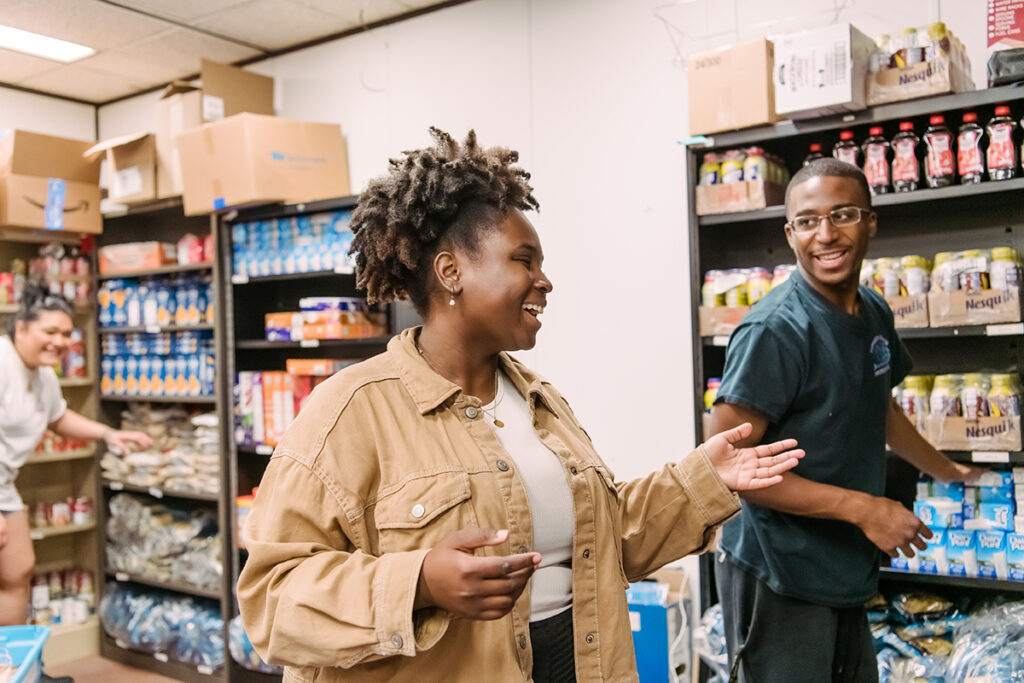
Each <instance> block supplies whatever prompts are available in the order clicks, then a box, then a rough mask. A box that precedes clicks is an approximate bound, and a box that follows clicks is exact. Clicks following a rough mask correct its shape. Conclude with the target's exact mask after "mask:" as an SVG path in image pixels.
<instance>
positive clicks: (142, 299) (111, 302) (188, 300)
mask: <svg viewBox="0 0 1024 683" xmlns="http://www.w3.org/2000/svg"><path fill="white" fill-rule="evenodd" d="M96 298H97V301H98V303H99V322H100V326H101V327H174V326H179V327H180V326H188V325H212V324H213V323H214V320H215V318H216V296H215V293H214V292H213V285H212V280H211V278H210V276H209V275H208V274H207V275H196V276H182V275H177V276H166V275H165V276H160V277H148V278H142V279H115V280H105V281H104V282H103V284H102V285H100V288H99V290H98V291H97V293H96Z"/></svg>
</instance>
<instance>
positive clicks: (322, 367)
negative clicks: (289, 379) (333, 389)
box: [286, 358, 358, 377]
mask: <svg viewBox="0 0 1024 683" xmlns="http://www.w3.org/2000/svg"><path fill="white" fill-rule="evenodd" d="M356 362H358V361H353V360H333V359H330V358H289V359H288V360H287V361H286V367H287V368H288V374H289V375H307V376H310V377H330V376H331V375H333V374H334V373H336V372H338V371H339V370H341V369H342V368H344V367H345V366H347V365H352V364H353V363H356Z"/></svg>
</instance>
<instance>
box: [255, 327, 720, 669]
mask: <svg viewBox="0 0 1024 683" xmlns="http://www.w3.org/2000/svg"><path fill="white" fill-rule="evenodd" d="M418 333H419V330H418V329H412V330H406V331H405V332H403V333H402V334H401V335H399V336H397V337H395V338H394V339H392V340H391V342H390V343H389V344H388V350H387V351H386V352H385V353H383V354H381V355H379V356H376V357H374V358H371V359H369V360H367V361H365V362H363V363H359V364H357V365H354V366H351V367H349V368H346V369H345V370H343V371H342V372H340V373H338V374H337V375H336V376H334V377H333V378H331V379H330V380H328V381H327V382H325V383H323V384H322V385H320V386H319V387H318V388H317V389H316V391H315V392H314V393H313V396H312V397H311V398H310V400H309V403H308V404H307V405H306V406H305V407H304V408H303V410H302V412H301V413H300V414H299V415H298V417H297V419H296V420H295V422H294V423H293V424H292V426H291V427H290V428H289V429H288V431H287V432H286V434H285V435H284V438H283V439H282V440H281V443H280V445H279V446H278V447H277V450H276V451H275V452H274V456H273V458H272V459H271V461H270V465H269V466H268V468H267V471H266V474H265V475H264V477H263V482H262V484H261V486H260V490H259V493H258V495H257V496H256V501H255V504H254V505H253V508H252V512H251V513H250V515H249V518H248V521H247V522H246V525H245V530H244V532H243V538H244V540H245V545H246V547H247V548H248V550H249V558H248V561H247V563H246V565H245V568H244V569H243V571H242V574H241V576H240V577H239V580H238V600H239V605H240V607H241V613H242V619H243V620H244V624H245V628H246V631H247V632H248V635H249V637H250V638H251V639H252V642H253V644H254V645H255V647H256V650H257V652H259V653H260V654H261V655H262V656H263V657H264V659H266V660H267V661H269V662H272V663H280V664H284V665H286V667H287V668H286V670H285V677H284V680H285V681H316V682H317V683H320V682H334V681H360V682H361V683H367V682H373V681H390V682H392V683H404V682H410V683H411V682H415V683H422V682H424V681H433V680H437V681H441V680H443V681H466V682H473V683H479V682H481V681H485V682H494V683H507V682H510V681H527V680H529V679H530V672H531V671H532V668H533V665H532V651H531V644H530V637H529V633H530V629H529V623H530V613H529V612H530V596H529V592H528V591H529V589H528V588H527V591H526V592H524V593H523V595H522V596H521V597H520V598H519V600H518V601H517V602H516V606H515V608H514V609H513V610H512V612H510V613H509V614H508V615H506V616H505V617H504V618H502V619H498V620H496V621H469V620H465V619H461V618H458V617H453V616H452V615H451V614H449V613H448V612H447V611H445V610H442V609H440V608H429V609H422V610H417V611H413V600H414V598H415V594H416V584H417V581H418V578H419V572H420V565H421V563H422V561H423V557H424V555H425V554H426V553H427V551H428V550H429V549H430V548H431V547H432V546H433V545H435V544H436V543H437V542H438V541H440V540H441V539H443V538H445V537H446V536H448V535H450V534H452V533H453V532H455V531H457V530H459V529H462V528H465V527H472V526H480V527H489V528H492V529H508V530H509V539H508V542H506V543H504V544H502V545H499V546H495V547H493V548H487V549H486V550H478V551H477V552H478V553H485V554H503V555H504V554H510V553H516V552H525V551H526V550H527V549H529V548H530V547H531V546H532V539H533V527H532V524H533V522H532V519H531V516H530V510H529V507H528V503H527V496H526V490H525V489H524V488H523V483H522V480H521V479H520V478H519V475H518V473H517V471H516V463H515V462H514V461H513V460H512V459H511V458H510V457H509V455H508V454H507V453H506V452H505V450H504V449H503V448H502V446H501V444H500V442H499V441H498V439H497V437H496V436H495V435H494V433H493V431H492V429H491V427H490V426H489V425H488V424H487V423H486V422H484V419H483V418H484V415H483V411H481V410H479V406H480V401H479V400H478V399H477V398H475V397H472V396H469V395H466V394H463V393H462V391H461V389H460V388H459V387H458V386H456V385H454V384H452V383H451V382H449V381H448V380H446V379H444V378H443V377H441V376H440V375H438V374H437V373H436V372H434V371H433V370H432V369H431V368H430V367H429V366H428V365H427V363H426V362H425V361H424V360H423V358H422V357H421V356H420V355H419V353H418V352H417V349H416V346H415V335H417V334H418ZM501 362H502V367H503V369H504V371H505V372H506V373H507V374H508V376H509V377H510V378H511V379H512V382H513V383H514V384H515V386H516V387H517V388H518V389H519V391H520V393H522V394H523V395H524V396H526V397H527V402H528V404H529V406H530V409H531V412H533V414H534V425H535V427H536V430H537V435H538V436H539V437H540V439H541V440H542V441H543V442H544V444H545V445H546V446H547V447H548V448H550V449H551V450H552V452H554V453H556V454H557V455H558V456H559V457H560V458H561V460H562V463H563V467H564V468H565V476H566V478H567V479H568V481H569V488H570V490H571V492H572V497H573V505H574V508H575V512H576V527H575V537H574V539H573V562H572V584H573V585H572V590H573V606H572V610H573V627H574V633H575V642H576V653H575V654H576V671H577V680H579V681H587V682H588V683H589V682H591V681H636V680H637V674H636V664H635V661H634V657H633V641H632V635H631V630H630V623H629V614H628V611H627V607H626V598H625V594H624V589H625V588H626V586H627V581H632V580H637V579H640V578H641V577H643V576H645V575H647V574H648V573H650V572H652V571H654V570H656V569H658V568H660V567H661V566H663V565H664V564H666V563H667V562H670V561H672V560H675V559H677V558H679V557H681V556H683V555H685V554H687V553H693V552H700V551H702V550H704V549H705V548H706V547H707V545H708V544H709V543H710V542H711V540H712V538H713V535H714V530H715V528H716V527H717V526H718V525H720V524H721V523H722V522H724V521H726V520H727V519H729V518H730V517H732V516H733V515H734V514H736V513H737V512H738V511H739V509H740V506H739V499H738V498H737V497H736V495H735V494H733V493H731V492H730V491H729V490H728V489H727V488H726V486H725V484H724V483H723V482H722V480H721V479H720V478H719V477H718V475H717V473H716V472H715V471H714V469H713V468H712V467H711V464H710V463H709V461H708V459H707V456H706V455H705V454H704V452H703V448H700V449H698V450H697V451H694V452H692V453H690V454H689V455H687V456H686V457H685V458H684V459H683V461H682V462H681V463H675V462H672V463H669V464H667V465H665V467H664V468H662V469H661V470H660V471H658V472H655V473H653V474H650V475H648V476H646V477H644V478H642V479H637V480H635V481H631V482H618V483H617V482H615V481H614V479H613V477H612V473H611V472H610V471H609V470H608V468H607V467H606V466H605V464H604V462H602V461H601V458H600V457H598V455H597V453H596V452H595V451H594V446H593V444H592V443H591V441H590V438H589V437H588V436H587V433H586V432H585V431H583V428H582V427H581V426H580V425H579V423H578V422H577V421H576V418H575V417H574V416H573V413H572V410H570V408H569V405H568V404H567V403H566V402H565V400H564V399H563V398H562V396H561V395H560V394H559V393H558V392H557V391H556V390H555V389H554V387H552V386H551V385H550V384H548V383H547V382H546V381H545V380H543V379H541V378H540V377H538V376H537V375H536V374H534V373H532V372H531V371H529V370H528V369H526V368H525V367H524V366H523V365H521V364H520V363H519V362H518V361H516V360H514V359H512V358H511V357H509V356H507V355H505V354H503V355H502V359H501ZM670 428H671V427H670V426H668V425H666V429H670ZM669 458H671V454H666V459H669Z"/></svg>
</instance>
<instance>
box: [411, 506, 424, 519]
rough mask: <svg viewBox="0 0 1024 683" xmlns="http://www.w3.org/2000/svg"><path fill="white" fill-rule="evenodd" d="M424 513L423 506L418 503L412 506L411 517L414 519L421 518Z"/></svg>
mask: <svg viewBox="0 0 1024 683" xmlns="http://www.w3.org/2000/svg"><path fill="white" fill-rule="evenodd" d="M424 512H426V510H424V509H423V506H422V505H420V504H419V503H416V504H415V505H413V506H412V516H413V517H415V518H416V519H419V518H420V517H422V516H423V513H424Z"/></svg>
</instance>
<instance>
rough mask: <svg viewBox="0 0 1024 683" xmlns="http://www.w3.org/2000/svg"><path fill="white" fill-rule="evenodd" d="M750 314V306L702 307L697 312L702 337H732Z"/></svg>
mask: <svg viewBox="0 0 1024 683" xmlns="http://www.w3.org/2000/svg"><path fill="white" fill-rule="evenodd" d="M749 312H750V306H701V307H700V309H699V310H698V312H697V315H698V320H699V322H700V336H702V337H717V336H722V335H730V334H732V333H733V330H735V329H736V328H737V327H738V326H739V324H740V323H741V322H742V321H743V318H744V316H746V315H747V313H749Z"/></svg>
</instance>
